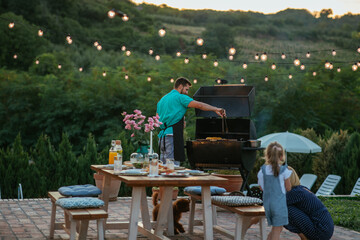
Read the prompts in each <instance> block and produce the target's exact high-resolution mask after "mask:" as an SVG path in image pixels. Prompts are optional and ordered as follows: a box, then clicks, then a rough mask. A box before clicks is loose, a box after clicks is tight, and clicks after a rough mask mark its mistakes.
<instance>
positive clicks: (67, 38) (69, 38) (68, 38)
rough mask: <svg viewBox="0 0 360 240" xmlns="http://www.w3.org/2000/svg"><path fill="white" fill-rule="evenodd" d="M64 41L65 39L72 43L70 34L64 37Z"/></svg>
mask: <svg viewBox="0 0 360 240" xmlns="http://www.w3.org/2000/svg"><path fill="white" fill-rule="evenodd" d="M66 41H67V43H68V44H72V39H71V36H70V35H68V36H67V37H66Z"/></svg>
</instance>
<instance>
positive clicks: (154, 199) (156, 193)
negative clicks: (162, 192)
mask: <svg viewBox="0 0 360 240" xmlns="http://www.w3.org/2000/svg"><path fill="white" fill-rule="evenodd" d="M158 196H159V193H158V192H155V193H154V194H153V195H152V202H153V205H154V207H155V206H156V205H158Z"/></svg>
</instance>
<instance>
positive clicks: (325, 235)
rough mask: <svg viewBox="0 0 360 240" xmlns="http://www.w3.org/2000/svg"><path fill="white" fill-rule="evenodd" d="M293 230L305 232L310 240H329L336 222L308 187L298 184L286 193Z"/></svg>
mask: <svg viewBox="0 0 360 240" xmlns="http://www.w3.org/2000/svg"><path fill="white" fill-rule="evenodd" d="M286 201H287V205H288V213H289V224H288V225H286V226H284V227H285V228H286V229H288V230H289V231H291V232H294V233H303V234H304V235H305V236H306V237H307V238H308V239H309V240H328V239H330V238H331V236H332V235H333V232H334V222H333V220H332V218H331V215H330V213H329V212H328V210H327V209H326V207H325V206H324V205H323V204H322V202H321V201H320V200H319V199H318V198H317V197H316V196H315V194H314V193H312V192H310V191H309V190H308V189H307V188H306V187H303V186H296V187H294V188H293V189H292V190H291V191H289V192H287V194H286Z"/></svg>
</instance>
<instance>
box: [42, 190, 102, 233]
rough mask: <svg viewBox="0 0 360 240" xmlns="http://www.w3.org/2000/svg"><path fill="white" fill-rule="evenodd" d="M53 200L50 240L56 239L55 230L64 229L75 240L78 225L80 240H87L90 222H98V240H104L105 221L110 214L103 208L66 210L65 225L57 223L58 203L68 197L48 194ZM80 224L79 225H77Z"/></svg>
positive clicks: (52, 193)
mask: <svg viewBox="0 0 360 240" xmlns="http://www.w3.org/2000/svg"><path fill="white" fill-rule="evenodd" d="M48 196H49V197H50V199H51V219H50V238H54V232H55V230H60V229H63V230H65V231H66V232H67V233H68V234H69V235H70V239H71V240H72V239H75V238H76V235H77V231H76V228H77V225H78V232H79V234H78V235H79V239H86V236H87V229H88V226H89V221H90V220H97V228H98V231H97V235H98V239H104V220H105V219H106V218H107V217H108V213H107V212H106V211H105V210H103V209H101V208H84V209H64V218H65V223H63V222H61V223H56V222H55V218H56V204H55V203H56V201H57V200H58V199H60V198H65V197H66V196H63V195H61V194H60V193H59V192H48ZM77 223H79V224H77Z"/></svg>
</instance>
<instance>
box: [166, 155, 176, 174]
mask: <svg viewBox="0 0 360 240" xmlns="http://www.w3.org/2000/svg"><path fill="white" fill-rule="evenodd" d="M174 161H175V160H174V159H173V158H167V159H166V168H167V170H168V171H167V172H169V173H172V172H174V171H175V164H174Z"/></svg>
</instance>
